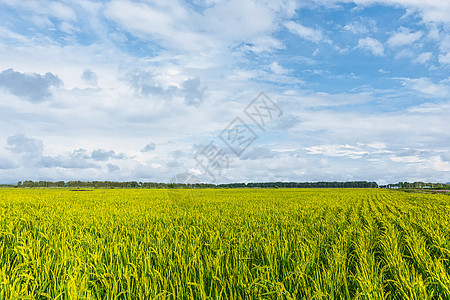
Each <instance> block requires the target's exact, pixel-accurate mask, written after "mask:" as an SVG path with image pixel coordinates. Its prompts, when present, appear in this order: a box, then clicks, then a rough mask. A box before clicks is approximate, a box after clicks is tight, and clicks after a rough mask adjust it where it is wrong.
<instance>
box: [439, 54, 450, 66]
mask: <svg viewBox="0 0 450 300" xmlns="http://www.w3.org/2000/svg"><path fill="white" fill-rule="evenodd" d="M439 62H440V63H441V64H443V65H446V64H450V52H449V53H447V54H445V55H444V54H440V55H439Z"/></svg>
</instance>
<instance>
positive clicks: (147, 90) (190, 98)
mask: <svg viewBox="0 0 450 300" xmlns="http://www.w3.org/2000/svg"><path fill="white" fill-rule="evenodd" d="M159 77H164V76H159ZM174 80H176V79H174ZM125 81H126V82H127V83H128V84H129V85H130V86H131V87H132V88H133V89H134V90H135V92H136V93H137V94H140V95H141V96H144V97H148V96H163V97H164V99H165V100H170V99H171V98H173V97H182V98H183V99H184V103H185V104H186V105H192V106H198V105H200V104H201V103H202V102H203V96H204V93H205V90H206V88H205V87H203V86H202V83H201V80H200V78H198V77H194V78H188V79H185V80H183V81H181V82H180V83H179V84H177V83H175V82H174V83H172V84H171V85H167V84H165V82H162V81H161V80H158V78H157V77H156V76H155V74H153V73H151V72H149V71H144V70H139V69H137V70H133V71H130V72H128V73H127V75H126V76H125Z"/></svg>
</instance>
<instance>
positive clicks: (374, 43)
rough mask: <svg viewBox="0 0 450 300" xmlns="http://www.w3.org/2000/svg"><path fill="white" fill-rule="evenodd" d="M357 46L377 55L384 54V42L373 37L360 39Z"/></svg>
mask: <svg viewBox="0 0 450 300" xmlns="http://www.w3.org/2000/svg"><path fill="white" fill-rule="evenodd" d="M357 48H361V49H365V50H369V51H370V52H372V54H373V55H375V56H384V46H383V44H382V43H380V42H379V41H378V40H376V39H374V38H371V37H367V38H364V39H360V40H359V41H358V46H357Z"/></svg>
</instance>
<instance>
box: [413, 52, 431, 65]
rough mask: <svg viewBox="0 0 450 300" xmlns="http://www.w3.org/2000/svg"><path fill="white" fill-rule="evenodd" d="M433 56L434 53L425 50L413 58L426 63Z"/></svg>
mask: <svg viewBox="0 0 450 300" xmlns="http://www.w3.org/2000/svg"><path fill="white" fill-rule="evenodd" d="M432 57H433V53H431V52H423V53H420V54H419V56H417V58H415V59H413V62H416V63H420V64H424V63H426V62H428V61H429V60H430V59H431V58H432Z"/></svg>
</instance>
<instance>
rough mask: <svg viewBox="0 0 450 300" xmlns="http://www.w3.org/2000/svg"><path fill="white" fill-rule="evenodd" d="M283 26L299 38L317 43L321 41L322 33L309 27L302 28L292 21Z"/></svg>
mask: <svg viewBox="0 0 450 300" xmlns="http://www.w3.org/2000/svg"><path fill="white" fill-rule="evenodd" d="M284 26H285V27H286V28H287V29H288V30H289V31H290V32H292V33H293V34H296V35H298V36H299V37H301V38H303V39H305V40H308V41H311V42H314V43H318V42H320V41H321V40H322V39H323V36H322V32H321V31H320V30H316V29H313V28H310V27H306V26H303V25H302V24H299V23H296V22H294V21H289V22H286V23H284Z"/></svg>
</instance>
